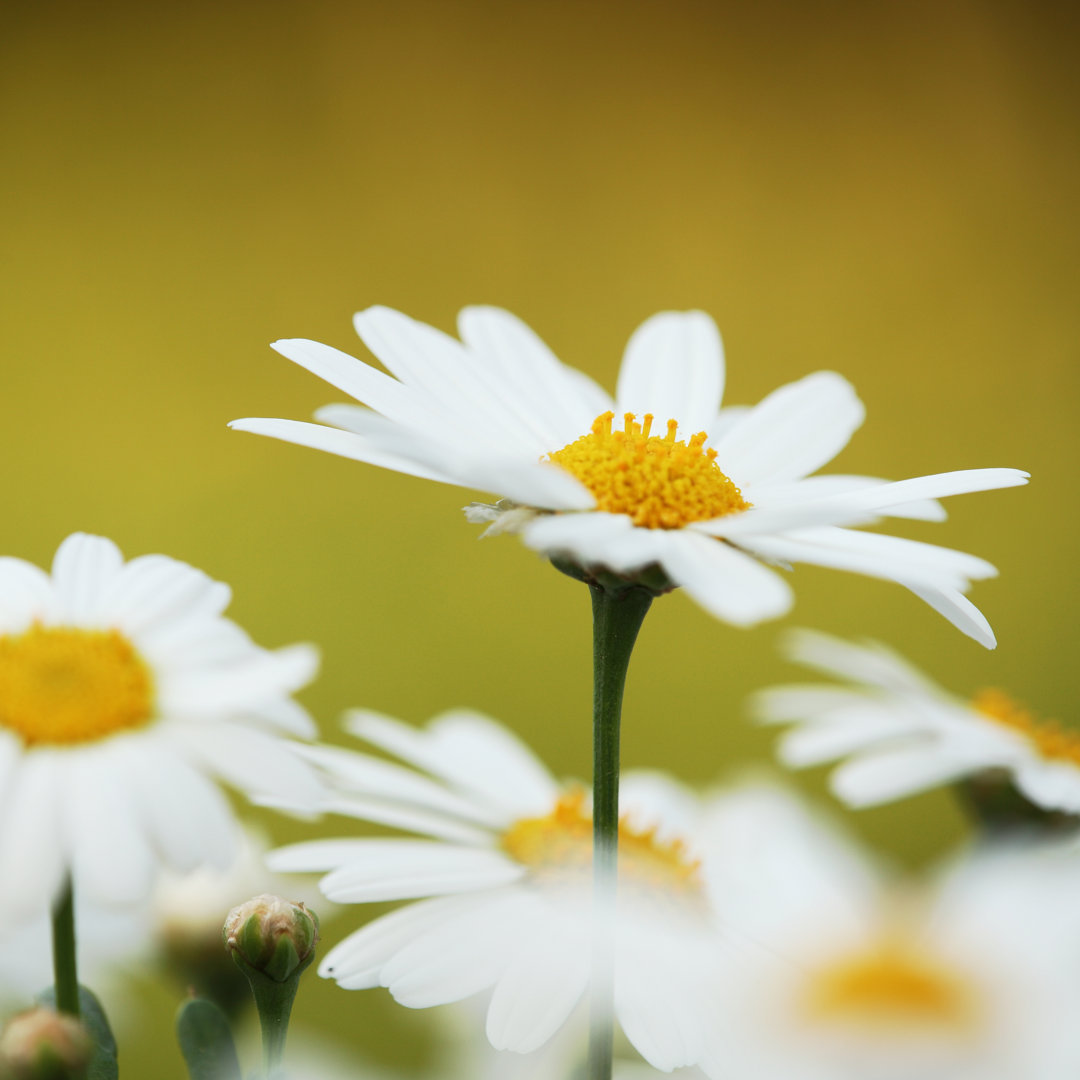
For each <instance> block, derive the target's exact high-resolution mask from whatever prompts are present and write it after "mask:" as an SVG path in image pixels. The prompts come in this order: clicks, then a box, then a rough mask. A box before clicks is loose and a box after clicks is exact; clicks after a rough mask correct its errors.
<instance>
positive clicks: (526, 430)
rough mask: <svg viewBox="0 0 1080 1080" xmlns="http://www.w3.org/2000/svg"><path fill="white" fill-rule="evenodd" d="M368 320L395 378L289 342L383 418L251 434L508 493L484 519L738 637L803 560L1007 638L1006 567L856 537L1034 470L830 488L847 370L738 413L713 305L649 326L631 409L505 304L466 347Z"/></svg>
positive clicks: (332, 410) (784, 600) (850, 411)
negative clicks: (910, 596)
mask: <svg viewBox="0 0 1080 1080" xmlns="http://www.w3.org/2000/svg"><path fill="white" fill-rule="evenodd" d="M355 322H356V330H357V332H358V333H359V335H360V337H361V338H362V339H363V341H364V343H365V344H366V345H367V347H368V348H369V349H370V350H371V351H372V352H373V353H374V354H375V356H376V357H377V358H378V359H379V360H380V361H381V362H382V363H383V364H384V365H385V366H386V368H387V369H388V370H389V371H390V372H391V375H386V374H384V373H382V372H380V371H378V370H376V369H375V368H373V367H371V366H370V365H368V364H365V363H362V362H361V361H359V360H356V359H354V358H353V357H351V356H348V355H346V354H344V353H341V352H338V351H337V350H336V349H332V348H329V347H328V346H326V345H320V344H319V343H317V342H314V341H305V340H299V339H297V340H289V341H279V342H276V343H275V345H274V348H275V349H277V351H278V352H280V353H281V354H282V355H283V356H286V357H288V358H289V359H290V360H293V361H295V362H296V363H297V364H300V365H301V366H302V367H304V368H306V369H308V370H309V371H311V372H313V373H314V374H316V375H318V376H320V377H321V378H324V379H326V380H327V381H328V382H330V383H332V384H333V385H334V386H336V387H337V388H338V389H340V390H343V391H344V392H345V393H347V394H349V395H350V396H352V397H353V398H355V399H356V400H357V401H360V402H363V404H364V406H367V407H361V406H358V405H352V404H347V405H328V406H326V407H325V408H323V409H320V410H319V411H318V412H317V413H316V418H317V419H318V420H319V421H321V423H320V424H307V423H300V422H297V421H293V420H275V419H246V420H237V421H234V422H233V424H232V426H233V427H235V428H237V429H239V430H242V431H253V432H256V433H259V434H263V435H271V436H274V437H276V438H279V439H285V440H286V441H289V442H295V443H299V444H301V445H304V446H311V447H315V448H317V449H320V450H327V451H329V452H331V453H335V454H340V455H341V456H343V457H348V458H354V459H356V460H359V461H365V462H369V463H370V464H373V465H379V466H382V467H384V468H389V469H394V470H397V471H398V472H403V473H408V474H410V475H412V476H419V477H424V478H425V479H428V480H438V481H441V482H443V483H449V484H458V485H461V486H463V487H467V488H473V489H476V490H481V491H489V492H495V493H498V494H499V495H501V496H503V498H502V499H501V500H500V501H499V502H498V503H496V504H495V505H493V506H487V505H484V504H474V505H473V506H472V507H470V508H468V514H469V517H470V519H471V520H474V521H488V522H491V528H492V529H494V530H495V531H503V530H512V531H520V532H521V533H522V536H523V538H524V540H525V542H526V543H527V544H528V545H529V546H530V547H532V548H534V549H536V550H538V551H541V552H543V553H545V554H548V555H551V556H553V557H556V558H560V559H564V560H568V561H570V562H571V563H573V564H574V565H576V566H577V567H579V568H581V569H582V570H584V571H585V572H586V574H593V575H595V574H597V573H600V572H602V571H609V572H613V573H615V574H616V575H624V576H626V575H629V576H633V575H636V574H638V573H639V572H641V571H643V570H646V569H647V570H649V571H650V572H651V575H652V576H651V577H650V580H654V581H659V582H660V583H661V585H660V587H663V585H667V586H671V585H676V586H682V587H684V588H685V589H686V591H687V592H688V593H689V594H690V595H691V596H692V597H693V598H694V599H695V600H696V601H697V602H698V603H700V604H701V605H702V606H703V607H705V608H706V609H707V610H708V611H710V612H712V613H713V614H714V615H716V616H718V617H719V618H721V619H725V620H727V621H729V622H731V623H735V624H737V625H749V624H752V623H756V622H759V621H760V620H762V619H768V618H773V617H775V616H778V615H782V614H783V613H784V612H786V611H787V610H788V609H789V608H790V606H791V603H792V597H791V589H790V587H789V586H788V584H787V582H786V581H785V580H784V578H782V577H781V576H780V575H779V574H777V573H776V572H775V571H774V570H773V569H771V568H770V566H773V565H780V566H783V565H786V564H789V563H795V562H804V563H812V564H816V565H819V566H827V567H833V568H835V569H840V570H851V571H854V572H856V573H861V574H868V575H870V576H871V577H879V578H885V579H887V580H890V581H896V582H898V583H899V584H901V585H903V586H905V587H906V588H908V589H910V590H911V591H912V592H914V593H915V594H916V595H917V596H919V597H921V598H922V599H923V600H925V601H926V602H927V603H929V604H930V605H931V606H932V607H934V608H935V609H936V610H937V611H939V612H941V614H943V615H944V616H945V617H946V618H947V619H949V620H950V621H951V622H952V623H954V624H955V625H956V626H958V627H959V628H960V629H961V630H963V631H964V632H965V633H966V634H969V635H970V636H972V637H974V638H975V639H976V640H978V641H980V642H982V643H983V644H984V645H988V646H992V645H993V643H994V638H993V634H992V632H991V631H990V628H989V626H988V625H987V623H986V620H985V619H984V618H983V616H982V615H981V613H980V612H979V611H978V610H977V609H976V608H975V607H973V606H972V604H971V603H970V602H969V601H968V600H967V599H966V597H965V596H964V595H963V594H964V593H965V592H966V591H967V589H968V587H969V585H970V583H971V582H972V581H975V580H978V579H981V578H986V577H991V576H993V574H994V573H995V570H994V568H993V567H992V566H991V565H990V564H989V563H987V562H985V561H984V560H982V559H978V558H975V557H974V556H972V555H967V554H964V553H962V552H958V551H950V550H948V549H945V548H939V547H934V546H932V545H929V544H924V543H918V542H916V541H913V540H904V539H900V538H897V537H892V536H883V535H881V534H877V533H865V532H856V531H853V530H852V529H850V528H848V527H847V526H852V525H866V524H869V523H871V522H873V521H875V520H877V518H879V517H881V516H893V517H911V518H923V519H928V520H940V519H941V518H943V517H944V513H943V512H942V510H941V507H940V506H939V505H938V504H937V503H936V502H935V501H934V500H936V499H938V498H941V497H943V496H946V495H957V494H961V493H963V492H970V491H982V490H988V489H991V488H1001V487H1012V486H1015V485H1018V484H1023V483H1025V482H1026V479H1027V474H1025V473H1022V472H1018V471H1017V470H1015V469H974V470H967V471H961V472H949V473H942V474H938V475H935V476H924V477H919V478H917V479H912V480H904V481H901V482H899V483H892V484H890V483H886V482H884V481H879V480H874V479H871V478H869V477H860V476H811V475H810V474H811V473H814V472H815V471H816V470H817V469H819V468H821V466H823V465H825V464H827V463H828V462H829V461H831V460H832V458H833V457H835V456H836V454H838V453H839V452H840V451H841V450H842V449H843V448H844V446H845V445H846V444H847V442H848V440H849V439H850V437H851V435H852V433H853V432H854V431H855V430H856V428H858V427H859V425H860V424H861V423H862V420H863V406H862V403H861V402H860V401H859V399H858V398H857V397H856V395H855V392H854V390H853V389H852V387H851V385H850V384H849V383H848V382H847V381H846V380H845V379H843V378H842V377H841V376H839V375H837V374H835V373H833V372H828V371H821V372H817V373H816V374H813V375H809V376H807V377H806V378H804V379H801V380H799V381H798V382H795V383H791V384H789V385H787V386H783V387H781V388H780V389H779V390H776V391H774V392H773V393H772V394H770V395H769V396H768V397H766V398H765V399H764V400H763V401H762V402H760V404H758V405H756V406H754V407H753V408H726V409H724V410H722V411H721V408H720V401H721V395H722V393H723V385H724V356H723V348H722V345H721V341H720V335H719V333H718V331H717V329H716V326H715V324H714V323H713V321H712V319H710V318H709V316H707V315H705V314H704V313H702V312H699V311H692V312H663V313H661V314H658V315H655V316H653V317H652V318H650V319H648V320H647V321H646V322H645V323H644V324H643V325H642V326H641V327H639V328H638V330H637V331H636V332H635V333H634V334H633V336H632V337H631V339H630V342H629V344H628V346H627V348H626V354H625V356H624V358H623V363H622V369H621V371H620V373H619V378H618V383H617V386H616V392H615V397H614V398H612V397H611V396H610V395H608V394H607V393H606V392H605V391H604V390H602V389H601V388H600V387H598V386H597V385H596V384H595V383H594V382H592V381H591V380H590V379H589V378H588V377H586V376H585V375H583V374H582V373H581V372H579V371H575V370H574V369H573V368H570V367H567V366H565V365H564V364H562V363H560V362H559V361H558V360H557V359H556V358H555V356H554V355H553V354H552V353H551V352H550V351H549V350H548V348H547V347H546V346H545V345H544V343H543V342H542V341H540V339H539V338H538V337H537V336H536V335H535V334H534V333H533V332H532V331H531V330H530V329H529V328H528V327H527V326H525V325H524V323H522V322H520V321H519V320H518V319H516V318H515V317H514V316H513V315H511V314H510V313H509V312H506V311H503V310H501V309H499V308H492V307H470V308H466V309H465V310H464V311H462V313H461V316H460V318H459V321H458V328H459V332H460V334H461V341H457V340H455V339H453V338H451V337H449V336H447V335H446V334H443V333H441V332H440V331H438V330H436V329H434V328H432V327H430V326H426V325H424V324H423V323H419V322H416V321H414V320H413V319H410V318H408V317H407V316H405V315H403V314H401V313H400V312H397V311H392V310H390V309H388V308H383V307H374V308H369V309H368V310H366V311H363V312H360V313H359V314H358V315H357V316H356V320H355ZM391 376H393V377H391ZM766 564H770V566H767V565H766ZM656 571H659V573H658V574H657V573H655V572H656Z"/></svg>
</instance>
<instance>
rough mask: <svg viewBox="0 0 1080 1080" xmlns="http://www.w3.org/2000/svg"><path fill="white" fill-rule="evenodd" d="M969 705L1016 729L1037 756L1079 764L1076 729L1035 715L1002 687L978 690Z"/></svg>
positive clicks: (1079, 732) (1079, 746)
mask: <svg viewBox="0 0 1080 1080" xmlns="http://www.w3.org/2000/svg"><path fill="white" fill-rule="evenodd" d="M972 705H974V707H975V708H976V709H977V710H978V711H979V712H980V713H982V715H983V716H985V717H986V718H987V719H989V720H994V721H996V722H997V723H999V724H1003V725H1004V726H1005V727H1008V728H1012V729H1013V731H1017V732H1019V733H1020V734H1021V735H1023V736H1024V737H1025V738H1026V739H1027V740H1028V742H1030V743H1031V745H1032V746H1033V747H1034V748H1035V749H1036V750H1037V751H1038V753H1039V754H1040V756H1042V757H1044V758H1047V759H1049V760H1051V761H1067V762H1069V763H1070V764H1072V765H1080V731H1074V730H1072V729H1070V728H1067V727H1065V726H1064V725H1063V724H1062V723H1061V722H1060V721H1059V720H1043V719H1041V718H1039V717H1038V716H1036V715H1035V714H1034V713H1033V712H1031V711H1030V710H1029V709H1027V708H1025V707H1024V706H1023V705H1021V704H1020V703H1019V702H1018V701H1015V700H1014V699H1013V698H1011V697H1009V695H1008V694H1006V693H1005V692H1004V691H1002V690H980V691H979V693H977V694H976V695H975V697H974V698H973V699H972Z"/></svg>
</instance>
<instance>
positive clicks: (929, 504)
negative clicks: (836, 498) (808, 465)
mask: <svg viewBox="0 0 1080 1080" xmlns="http://www.w3.org/2000/svg"><path fill="white" fill-rule="evenodd" d="M890 482H891V481H889V480H882V479H881V478H880V477H876V476H853V475H850V474H842V473H829V474H826V475H817V476H804V477H803V478H802V479H801V480H791V481H787V482H785V483H772V484H770V483H765V484H760V485H758V486H756V487H748V488H747V489H746V490H744V491H743V496H744V497H745V498H746V499H747V500H748V501H750V502H752V503H753V504H754V505H755V506H761V507H765V506H774V505H777V504H781V503H784V504H786V503H794V502H806V501H808V500H815V501H816V500H818V499H824V498H827V497H829V496H833V495H847V494H850V493H851V492H854V491H862V490H863V489H866V488H874V487H879V486H883V485H885V484H889V483H890ZM879 512H880V513H882V514H884V515H886V516H888V517H898V518H911V519H912V520H915V521H944V520H945V519H946V517H947V516H948V515H947V514H946V513H945V507H943V506H942V505H941V503H939V502H938V501H937V500H936V499H916V500H914V501H913V502H905V503H899V504H896V505H890V506H889V507H888V508H887V509H881V510H880V511H879Z"/></svg>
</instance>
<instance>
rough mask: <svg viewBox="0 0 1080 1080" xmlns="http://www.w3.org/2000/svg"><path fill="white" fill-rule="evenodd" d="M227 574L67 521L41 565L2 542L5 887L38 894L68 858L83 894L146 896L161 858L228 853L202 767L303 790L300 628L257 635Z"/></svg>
mask: <svg viewBox="0 0 1080 1080" xmlns="http://www.w3.org/2000/svg"><path fill="white" fill-rule="evenodd" d="M229 596H230V593H229V589H228V587H227V586H226V585H223V584H221V583H219V582H215V581H212V580H211V579H210V578H208V577H207V576H206V575H205V574H203V573H201V572H200V571H198V570H195V569H194V568H192V567H190V566H187V565H185V564H184V563H181V562H177V561H176V560H174V559H170V558H167V557H166V556H164V555H144V556H141V557H140V558H136V559H133V560H132V561H131V562H128V563H125V562H124V560H123V558H122V556H121V554H120V552H119V550H118V549H117V547H116V545H115V544H113V543H112V542H111V541H109V540H105V539H102V538H101V537H95V536H86V535H84V534H81V533H76V534H75V535H73V536H69V537H68V538H67V539H66V540H65V541H64V542H63V544H61V545H60V548H59V550H58V551H57V553H56V557H55V559H54V561H53V566H52V574H51V575H50V574H47V573H45V572H44V571H42V570H40V569H38V568H37V567H36V566H34V565H32V564H31V563H27V562H24V561H22V560H21V559H14V558H3V559H0V897H2V902H3V904H4V907H5V910H7V911H9V912H16V913H26V914H28V915H30V914H34V913H37V912H40V911H41V910H43V909H46V908H48V906H49V905H50V902H51V901H52V900H53V898H54V897H55V896H56V895H57V893H58V891H59V889H60V887H61V884H62V882H63V880H64V878H65V875H66V874H67V873H69V872H70V873H71V874H72V875H73V878H74V883H75V888H76V893H77V895H78V896H80V897H82V898H83V899H85V900H86V901H88V902H91V903H95V902H101V903H117V904H120V903H128V902H135V901H138V900H140V899H142V898H145V897H146V896H147V895H148V893H149V890H150V888H151V885H152V883H153V878H154V871H155V870H156V869H157V867H158V866H159V865H165V866H169V867H172V868H174V869H177V870H181V871H183V870H191V869H193V868H194V867H196V866H199V865H200V864H202V863H206V862H209V863H213V864H215V865H220V866H225V865H227V864H228V862H229V860H230V858H231V855H232V850H233V842H234V833H235V828H236V821H235V816H234V814H233V811H232V810H231V809H230V807H229V804H228V802H227V800H226V798H225V796H224V795H223V793H222V792H221V791H220V790H219V789H218V787H217V785H216V784H214V783H213V782H212V781H211V779H210V777H211V776H215V777H217V778H220V779H222V780H225V781H227V782H228V783H229V784H231V785H232V786H233V787H235V788H237V789H238V790H240V791H242V792H244V793H245V794H248V795H273V796H277V797H314V793H315V792H316V791H317V781H316V779H315V776H314V773H313V771H312V770H311V769H310V768H309V767H308V766H307V765H306V764H305V763H304V762H302V761H301V760H300V759H298V758H297V756H296V755H295V754H294V753H292V751H291V750H290V749H289V744H288V742H287V741H286V740H285V739H283V738H282V737H281V736H282V735H283V734H289V735H300V736H305V737H307V736H310V735H311V734H313V725H312V722H311V719H310V718H309V716H308V715H307V713H306V712H305V711H304V710H303V709H302V708H301V707H300V706H299V705H298V704H296V703H295V702H294V701H292V700H291V698H290V697H289V694H291V693H292V692H293V691H295V690H298V689H299V688H300V687H302V686H303V685H304V684H305V683H307V682H308V681H309V680H310V679H311V677H312V675H313V674H314V672H315V669H316V666H317V657H316V654H315V652H314V650H313V649H312V648H311V647H310V646H306V645H295V646H292V647H290V648H286V649H279V650H276V651H273V652H270V651H267V650H265V649H261V648H259V647H258V646H257V645H255V644H254V643H253V642H252V641H251V640H250V639H249V638H248V636H247V635H246V634H245V633H244V632H243V631H242V630H241V629H240V628H239V627H238V626H237V625H236V624H235V623H233V622H231V621H229V620H228V619H226V618H224V617H223V616H222V614H221V613H222V611H223V610H224V608H225V607H226V605H227V604H228V602H229Z"/></svg>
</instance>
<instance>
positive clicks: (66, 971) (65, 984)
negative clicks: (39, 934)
mask: <svg viewBox="0 0 1080 1080" xmlns="http://www.w3.org/2000/svg"><path fill="white" fill-rule="evenodd" d="M52 947H53V982H54V984H55V987H56V1008H57V1011H58V1012H62V1013H67V1014H68V1015H69V1016H74V1017H78V1015H79V975H78V971H77V969H76V966H75V892H74V889H73V888H72V885H71V877H70V875H69V876H68V878H67V879H66V880H65V882H64V887H63V891H62V892H61V893H60V897H59V899H58V900H57V901H56V904H55V905H54V906H53V913H52Z"/></svg>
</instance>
